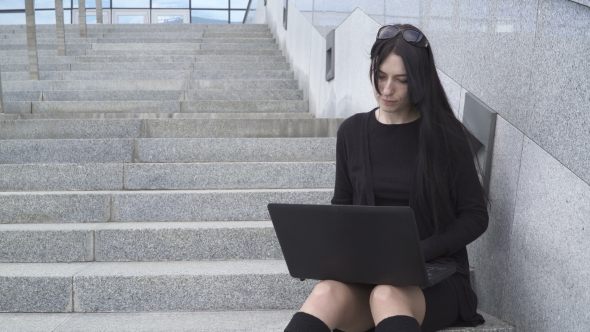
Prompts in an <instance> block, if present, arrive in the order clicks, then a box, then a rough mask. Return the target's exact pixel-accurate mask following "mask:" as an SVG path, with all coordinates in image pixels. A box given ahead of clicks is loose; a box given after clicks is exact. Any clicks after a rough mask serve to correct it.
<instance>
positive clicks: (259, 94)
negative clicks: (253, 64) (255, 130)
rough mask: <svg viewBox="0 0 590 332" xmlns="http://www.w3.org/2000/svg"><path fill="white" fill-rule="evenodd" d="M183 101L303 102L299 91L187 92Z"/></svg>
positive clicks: (211, 90)
mask: <svg viewBox="0 0 590 332" xmlns="http://www.w3.org/2000/svg"><path fill="white" fill-rule="evenodd" d="M185 100H303V91H301V90H294V89H289V90H254V89H249V90H224V89H206V90H205V89H203V90H189V91H186V93H185Z"/></svg>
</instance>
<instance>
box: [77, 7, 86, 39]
mask: <svg viewBox="0 0 590 332" xmlns="http://www.w3.org/2000/svg"><path fill="white" fill-rule="evenodd" d="M78 20H79V22H80V37H82V38H86V1H85V0H78Z"/></svg>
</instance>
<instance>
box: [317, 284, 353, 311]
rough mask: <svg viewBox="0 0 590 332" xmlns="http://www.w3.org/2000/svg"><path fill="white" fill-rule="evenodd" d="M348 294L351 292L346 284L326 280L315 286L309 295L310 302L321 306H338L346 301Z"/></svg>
mask: <svg viewBox="0 0 590 332" xmlns="http://www.w3.org/2000/svg"><path fill="white" fill-rule="evenodd" d="M347 293H349V290H348V287H347V286H346V285H345V284H344V283H341V282H339V281H334V280H324V281H321V282H319V283H318V284H317V285H315V287H314V288H313V290H312V291H311V294H310V295H309V300H311V301H312V302H313V303H316V304H318V305H321V306H324V305H328V306H334V305H336V306H337V305H338V304H343V303H344V302H345V301H346V299H347V295H348V294H347Z"/></svg>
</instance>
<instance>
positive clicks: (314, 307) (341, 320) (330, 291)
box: [301, 280, 375, 332]
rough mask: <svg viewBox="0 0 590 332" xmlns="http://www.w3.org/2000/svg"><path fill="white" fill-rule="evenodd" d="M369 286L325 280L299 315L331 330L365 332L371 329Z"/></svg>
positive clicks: (318, 285)
mask: <svg viewBox="0 0 590 332" xmlns="http://www.w3.org/2000/svg"><path fill="white" fill-rule="evenodd" d="M372 289H373V286H372V285H362V284H348V283H342V282H338V281H333V280H324V281H322V282H320V283H319V284H317V285H316V287H315V288H314V290H313V291H312V292H311V294H310V295H309V297H308V298H307V300H306V301H305V303H304V304H303V306H302V307H301V311H303V312H306V313H308V314H311V315H314V316H316V317H318V318H319V319H321V320H322V321H324V323H326V324H327V325H328V327H329V328H330V329H339V330H343V331H346V332H356V331H358V332H364V331H366V330H369V329H370V328H372V327H374V326H375V324H374V321H373V316H372V314H371V307H370V305H369V299H370V296H371V290H372Z"/></svg>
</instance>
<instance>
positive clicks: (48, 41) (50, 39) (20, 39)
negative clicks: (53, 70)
mask: <svg viewBox="0 0 590 332" xmlns="http://www.w3.org/2000/svg"><path fill="white" fill-rule="evenodd" d="M99 40H100V38H80V37H79V36H77V38H76V37H74V38H72V37H70V38H66V45H73V44H92V43H98V42H99ZM10 44H25V45H27V36H26V35H19V36H14V38H0V45H10ZM37 45H57V37H56V36H44V35H37Z"/></svg>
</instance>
